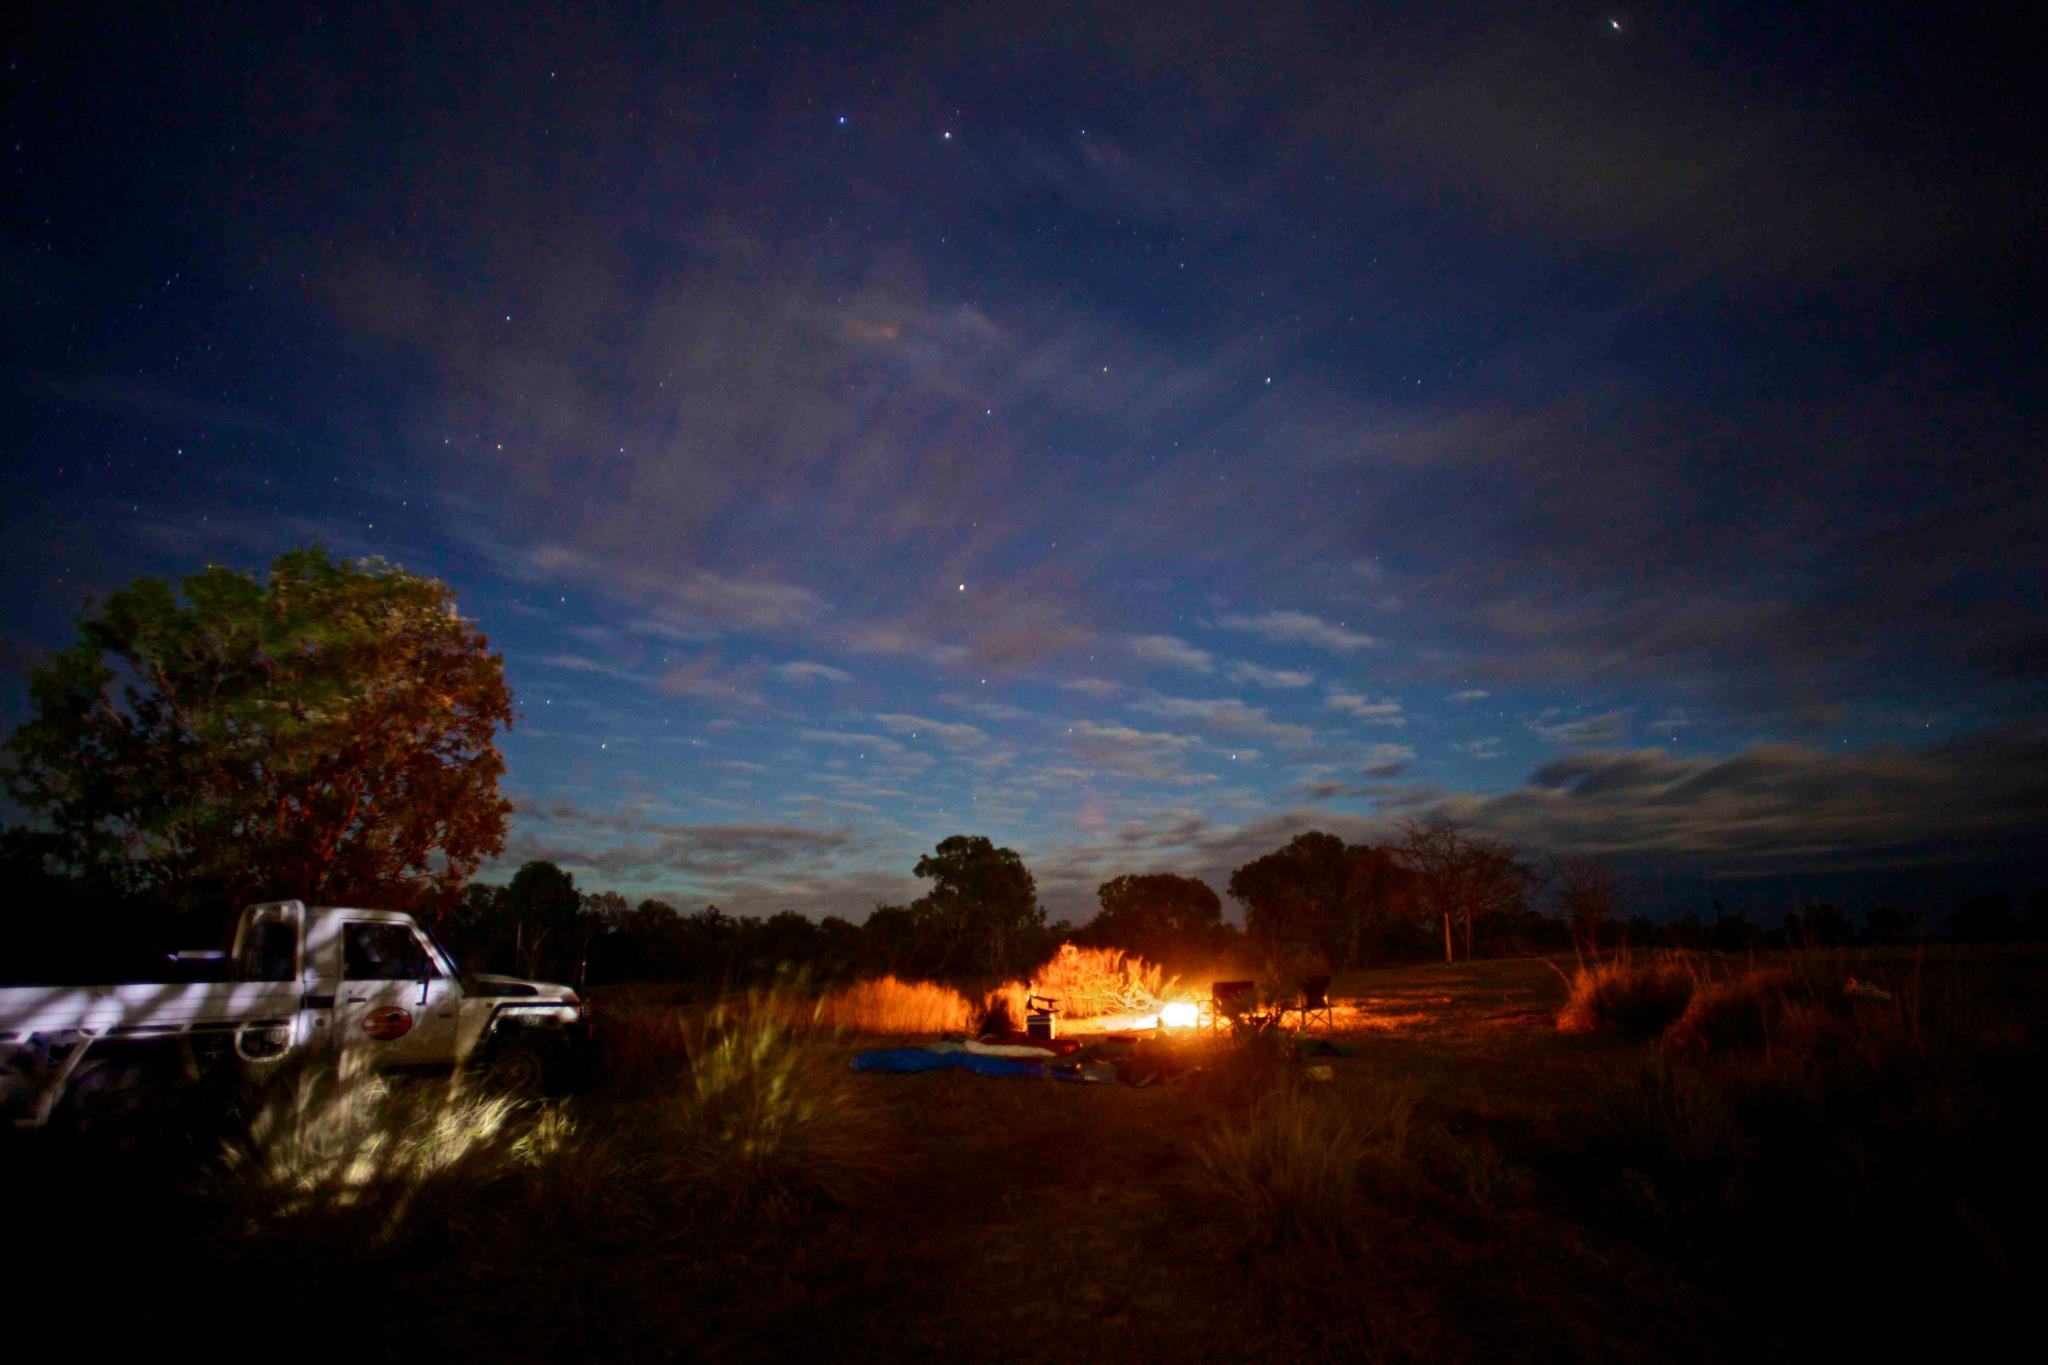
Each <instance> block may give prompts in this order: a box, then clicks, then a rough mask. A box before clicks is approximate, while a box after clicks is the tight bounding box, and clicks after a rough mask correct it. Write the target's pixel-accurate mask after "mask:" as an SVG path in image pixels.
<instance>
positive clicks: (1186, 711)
mask: <svg viewBox="0 0 2048 1365" xmlns="http://www.w3.org/2000/svg"><path fill="white" fill-rule="evenodd" d="M1131 709H1132V710H1133V711H1142V712H1144V713H1145V714H1146V715H1150V716H1164V717H1166V718H1168V719H1170V720H1179V721H1187V722H1189V723H1190V724H1193V725H1196V726H1199V727H1200V728H1202V729H1204V730H1206V731H1209V732H1210V733H1212V734H1223V735H1245V736H1247V737H1249V738H1252V739H1266V740H1271V741H1273V742H1274V743H1276V744H1284V745H1298V744H1306V743H1308V742H1309V741H1310V740H1312V739H1314V738H1315V731H1313V730H1311V729H1310V728H1309V727H1308V726H1306V725H1295V724H1292V723H1289V722H1286V721H1277V720H1274V719H1273V718H1272V717H1271V716H1269V715H1267V714H1266V709H1265V708H1264V707H1262V706H1253V705H1251V704H1250V703H1248V702H1244V701H1240V700H1238V699H1237V698H1235V697H1161V696H1150V697H1145V698H1143V699H1141V700H1139V701H1134V702H1132V703H1131Z"/></svg>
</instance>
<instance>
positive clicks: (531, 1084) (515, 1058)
mask: <svg viewBox="0 0 2048 1365" xmlns="http://www.w3.org/2000/svg"><path fill="white" fill-rule="evenodd" d="M549 1072H550V1067H549V1066H548V1055H547V1053H546V1052H544V1051H542V1050H541V1048H540V1047H539V1046H538V1045H537V1044H534V1043H528V1042H508V1043H505V1044H503V1045H501V1046H500V1047H498V1048H497V1049H496V1050H495V1051H494V1052H493V1053H492V1054H491V1061H490V1065H489V1066H488V1067H487V1068H485V1070H484V1083H485V1084H486V1085H488V1086H489V1087H490V1088H491V1089H493V1090H498V1091H502V1092H504V1093H505V1094H508V1095H517V1096H519V1097H521V1098H526V1097H529V1096H533V1095H538V1094H540V1093H542V1092H543V1091H545V1090H546V1089H547V1085H548V1076H549Z"/></svg>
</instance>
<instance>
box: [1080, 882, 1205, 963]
mask: <svg viewBox="0 0 2048 1365" xmlns="http://www.w3.org/2000/svg"><path fill="white" fill-rule="evenodd" d="M1095 895H1096V898H1097V899H1098V900H1099V901H1100V902H1101V903H1102V910H1101V913H1099V914H1097V915H1096V916H1095V918H1094V919H1092V920H1090V921H1088V924H1087V926H1086V927H1085V928H1084V929H1083V930H1082V932H1081V935H1080V937H1082V938H1084V939H1086V940H1087V941H1088V942H1090V943H1095V944H1100V945H1104V946H1114V947H1119V948H1128V949H1130V950H1131V951H1132V952H1134V953H1137V954H1138V955H1139V956H1140V957H1143V958H1147V959H1149V960H1150V961H1153V962H1165V961H1168V960H1170V959H1178V958H1181V957H1184V956H1186V955H1188V954H1189V953H1191V952H1201V951H1206V950H1207V949H1208V948H1209V946H1210V943H1211V940H1212V939H1213V937H1214V934H1215V929H1216V926H1217V925H1218V924H1220V923H1222V920H1223V902H1222V901H1220V900H1218V899H1217V898H1216V893H1215V892H1214V891H1212V890H1210V889H1209V884H1208V883H1207V882H1204V881H1202V880H1201V879H1200V878H1197V877H1183V876H1180V875H1178V874H1176V873H1172V872H1151V873H1145V874H1142V875H1135V876H1122V877H1114V878H1111V879H1110V880H1109V881H1106V882H1104V883H1103V884H1102V885H1101V886H1099V887H1097V888H1096V889H1095Z"/></svg>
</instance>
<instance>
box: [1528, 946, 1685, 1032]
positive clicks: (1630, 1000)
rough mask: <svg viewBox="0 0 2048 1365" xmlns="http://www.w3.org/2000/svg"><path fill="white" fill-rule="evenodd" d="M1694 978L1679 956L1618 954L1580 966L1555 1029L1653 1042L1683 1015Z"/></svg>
mask: <svg viewBox="0 0 2048 1365" xmlns="http://www.w3.org/2000/svg"><path fill="white" fill-rule="evenodd" d="M1699 977H1700V969H1699V966H1698V964H1697V963H1696V962H1694V961H1693V960H1692V959H1691V958H1689V957H1687V956H1686V955H1684V954H1682V953H1660V954H1658V955H1657V956H1655V957H1637V956H1633V955H1631V954H1629V953H1627V952H1622V953H1617V954H1616V955H1615V956H1614V957H1613V958H1611V959H1610V960H1608V961H1606V962H1589V963H1584V964H1582V965H1581V966H1580V967H1579V970H1578V973H1577V975H1575V976H1573V977H1572V978H1571V982H1570V985H1571V994H1570V996H1569V997H1568V998H1567V999H1566V1000H1565V1003H1564V1008H1563V1009H1561V1010H1559V1011H1558V1012H1557V1027H1558V1028H1559V1030H1561V1031H1562V1032H1565V1033H1610V1034H1615V1035H1618V1036H1620V1037H1623V1038H1655V1037H1658V1036H1660V1035H1662V1034H1663V1032H1664V1030H1666V1029H1667V1028H1670V1027H1671V1025H1672V1024H1673V1023H1675V1022H1676V1021H1677V1020H1678V1018H1679V1016H1681V1015H1683V1014H1684V1013H1685V1009H1686V1006H1687V1005H1688V1004H1689V1003H1690V1002H1691V1000H1692V997H1693V992H1694V990H1695V989H1696V988H1697V986H1698V983H1699Z"/></svg>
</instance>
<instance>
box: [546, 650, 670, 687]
mask: <svg viewBox="0 0 2048 1365" xmlns="http://www.w3.org/2000/svg"><path fill="white" fill-rule="evenodd" d="M533 662H535V663H537V664H539V665H540V666H541V667H543V668H556V669H560V670H561V671H562V672H564V673H587V674H590V675H592V676H593V677H600V678H616V679H618V680H619V681H621V682H636V683H644V682H649V681H651V679H649V678H648V677H647V675H646V674H644V673H635V672H634V671H633V670H631V669H629V668H620V667H618V666H617V665H615V664H608V663H606V662H604V661H603V660H602V659H593V658H590V657H589V656H588V655H583V654H543V655H540V656H539V657H537V658H535V659H534V661H533Z"/></svg>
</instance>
